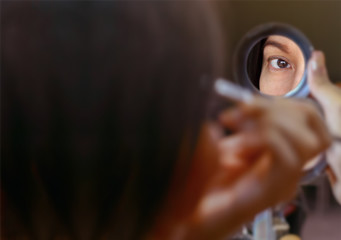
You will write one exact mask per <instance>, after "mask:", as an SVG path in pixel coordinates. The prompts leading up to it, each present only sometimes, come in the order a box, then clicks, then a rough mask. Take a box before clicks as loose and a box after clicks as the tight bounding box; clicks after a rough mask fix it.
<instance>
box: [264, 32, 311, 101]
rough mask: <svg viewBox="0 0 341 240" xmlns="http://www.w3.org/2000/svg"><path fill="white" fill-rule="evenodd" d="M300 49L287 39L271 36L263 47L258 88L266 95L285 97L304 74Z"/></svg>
mask: <svg viewBox="0 0 341 240" xmlns="http://www.w3.org/2000/svg"><path fill="white" fill-rule="evenodd" d="M304 62H305V61H304V57H303V54H302V51H301V49H300V48H299V47H298V46H297V44H296V43H295V42H294V41H292V40H291V39H289V38H286V37H283V36H278V35H273V36H270V37H268V39H267V40H266V42H265V45H264V51H263V64H262V72H261V76H260V79H259V88H260V91H261V92H262V93H265V94H268V95H275V96H280V95H285V94H286V93H288V92H290V91H291V90H292V89H294V88H295V87H296V86H297V85H298V83H299V82H300V81H301V79H302V76H303V73H304V67H305V64H304Z"/></svg>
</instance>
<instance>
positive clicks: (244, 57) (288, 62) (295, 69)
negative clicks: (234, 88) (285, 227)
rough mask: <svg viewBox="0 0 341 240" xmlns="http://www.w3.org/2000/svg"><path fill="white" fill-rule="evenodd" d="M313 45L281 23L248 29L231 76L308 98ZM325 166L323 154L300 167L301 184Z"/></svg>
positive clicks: (258, 89)
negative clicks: (307, 71)
mask: <svg viewBox="0 0 341 240" xmlns="http://www.w3.org/2000/svg"><path fill="white" fill-rule="evenodd" d="M312 51H313V46H312V45H311V43H310V41H309V40H308V39H307V38H306V37H305V36H304V34H303V33H302V32H300V31H299V30H297V29H296V28H294V27H292V26H290V25H287V24H283V23H267V24H264V25H261V26H258V27H256V28H254V29H252V30H251V31H249V32H248V33H247V34H246V35H245V36H244V37H243V38H242V40H241V41H240V42H239V45H238V47H237V49H236V52H235V55H234V62H233V63H234V67H233V71H234V79H235V80H237V81H238V83H239V84H240V85H242V86H243V87H246V88H247V89H249V90H252V91H253V92H255V93H258V94H262V95H266V96H268V97H270V96H282V97H307V96H308V94H309V88H308V83H307V79H306V76H307V73H306V66H307V62H308V60H309V58H310V56H311V53H312ZM326 166H327V163H326V161H325V157H324V154H321V155H320V156H318V157H316V158H314V159H312V160H311V161H309V162H308V163H307V164H306V165H305V166H304V168H303V171H304V176H303V178H302V180H301V184H307V183H310V182H311V181H313V180H314V179H315V178H316V177H317V176H319V175H320V174H321V173H322V172H323V171H324V169H325V167H326Z"/></svg>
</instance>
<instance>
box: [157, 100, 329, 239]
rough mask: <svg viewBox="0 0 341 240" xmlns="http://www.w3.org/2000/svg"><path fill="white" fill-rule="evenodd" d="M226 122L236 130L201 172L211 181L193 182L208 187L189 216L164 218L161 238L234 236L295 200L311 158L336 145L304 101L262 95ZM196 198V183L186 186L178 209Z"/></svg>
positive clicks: (222, 140) (223, 120)
mask: <svg viewBox="0 0 341 240" xmlns="http://www.w3.org/2000/svg"><path fill="white" fill-rule="evenodd" d="M220 122H221V125H223V126H224V127H226V128H229V129H232V130H234V131H235V132H236V134H235V135H232V136H228V137H222V138H220V139H219V140H218V141H216V145H217V146H218V147H217V149H218V154H217V156H218V158H217V163H214V164H212V162H215V159H214V158H213V159H212V158H211V159H209V160H210V161H209V165H211V167H207V166H208V165H207V164H206V165H205V169H206V170H205V171H206V172H207V171H209V172H210V173H209V174H201V175H200V176H203V175H206V176H207V177H206V178H205V180H204V181H203V177H201V178H196V179H193V180H192V182H194V183H199V185H200V186H202V188H203V186H205V191H203V192H202V194H201V195H198V196H197V199H198V201H192V203H193V204H192V205H193V206H194V207H193V209H192V210H191V211H190V212H188V215H187V216H184V215H182V217H181V218H179V219H176V217H175V219H173V220H171V221H170V220H169V218H168V221H167V223H166V224H162V222H159V224H160V225H164V226H166V228H168V230H169V231H168V233H167V231H166V232H165V231H164V232H163V233H162V234H159V235H158V236H159V237H155V238H156V239H159V238H160V239H161V238H162V239H220V238H222V237H225V236H226V235H227V234H231V233H232V232H233V231H235V230H236V229H237V228H238V227H239V226H240V225H241V224H243V223H244V222H246V221H248V220H251V219H252V218H253V217H254V215H255V214H257V213H258V212H260V211H262V210H263V209H265V208H267V207H270V206H273V205H275V204H276V203H278V202H280V201H283V200H286V199H289V198H291V197H292V196H293V195H294V193H295V192H296V187H297V182H298V181H299V179H300V177H301V174H302V168H303V165H304V164H305V162H306V161H307V160H309V159H311V158H312V157H313V156H315V155H316V154H318V153H319V152H321V151H323V150H324V149H325V148H327V147H328V145H329V144H330V136H329V133H328V131H327V128H326V126H325V125H324V121H323V119H322V118H321V116H320V114H319V113H318V112H317V110H316V108H315V107H313V106H312V105H310V103H307V102H304V101H297V100H296V101H295V100H290V99H274V100H271V101H269V100H267V99H261V98H256V99H255V101H254V102H253V103H251V104H247V105H246V104H241V105H240V106H239V107H238V108H235V109H233V110H229V111H226V112H224V113H223V114H222V115H221V119H220ZM212 166H213V167H212ZM196 168H198V165H196ZM208 169H210V170H208ZM194 175H195V176H198V174H194ZM194 186H195V184H194ZM191 192H192V194H188V197H186V193H191ZM174 197H175V196H174V195H173V199H174ZM190 197H193V185H191V187H189V188H185V190H184V194H182V195H181V201H180V203H179V206H178V205H173V208H171V209H173V212H174V211H177V210H178V209H180V208H181V207H183V206H184V205H186V202H187V199H188V198H190ZM187 206H190V204H187ZM186 209H187V210H188V207H186ZM175 215H176V214H175ZM168 216H170V215H168ZM173 216H174V215H173ZM160 225H159V226H160ZM171 225H174V226H171ZM161 228H162V226H161ZM170 229H172V230H170ZM160 236H161V237H160ZM155 238H152V239H155Z"/></svg>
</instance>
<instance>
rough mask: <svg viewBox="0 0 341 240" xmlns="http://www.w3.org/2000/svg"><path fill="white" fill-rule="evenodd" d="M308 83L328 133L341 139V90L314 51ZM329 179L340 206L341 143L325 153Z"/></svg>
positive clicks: (320, 56)
mask: <svg viewBox="0 0 341 240" xmlns="http://www.w3.org/2000/svg"><path fill="white" fill-rule="evenodd" d="M308 83H309V87H310V91H311V94H312V96H313V97H314V98H315V99H316V100H317V101H318V102H319V103H320V105H321V107H322V109H323V112H324V115H325V119H326V122H327V125H328V127H329V131H330V133H331V134H332V135H335V136H339V137H341V89H340V88H339V87H337V86H336V85H334V84H333V83H332V82H331V81H330V80H329V77H328V73H327V69H326V65H325V57H324V54H323V53H322V52H320V51H314V52H313V54H312V57H311V59H310V61H309V63H308ZM327 161H328V164H329V166H330V168H329V169H328V171H327V172H328V175H329V179H330V182H331V185H332V189H333V192H334V195H335V198H336V199H337V200H338V202H339V203H340V204H341V143H336V142H335V143H333V145H332V147H331V148H330V149H329V150H328V151H327Z"/></svg>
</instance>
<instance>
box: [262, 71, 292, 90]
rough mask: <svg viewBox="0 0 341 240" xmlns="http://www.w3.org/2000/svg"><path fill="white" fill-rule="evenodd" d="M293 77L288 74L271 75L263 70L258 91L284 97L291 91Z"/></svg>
mask: <svg viewBox="0 0 341 240" xmlns="http://www.w3.org/2000/svg"><path fill="white" fill-rule="evenodd" d="M294 79H295V77H294V76H293V74H291V73H288V72H278V73H271V72H270V71H268V70H263V71H262V73H261V76H260V79H259V89H260V91H261V92H262V93H265V94H268V95H274V96H279V95H284V94H286V93H287V92H289V91H290V90H291V89H292V85H293V82H294Z"/></svg>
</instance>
